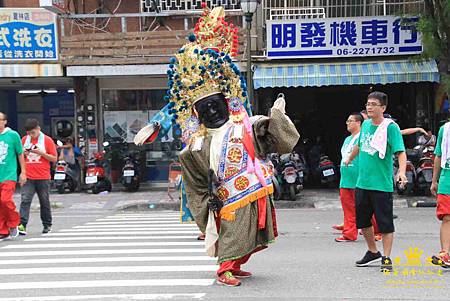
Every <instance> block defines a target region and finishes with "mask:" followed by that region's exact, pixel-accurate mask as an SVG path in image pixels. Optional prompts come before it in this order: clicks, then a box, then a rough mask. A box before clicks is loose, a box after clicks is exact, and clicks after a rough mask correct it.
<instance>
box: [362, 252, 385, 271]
mask: <svg viewBox="0 0 450 301" xmlns="http://www.w3.org/2000/svg"><path fill="white" fill-rule="evenodd" d="M380 260H381V253H380V252H376V253H372V252H370V251H367V252H366V255H364V257H363V258H362V259H361V260H358V261H357V262H356V266H357V267H366V266H368V265H370V264H372V263H374V262H377V261H380Z"/></svg>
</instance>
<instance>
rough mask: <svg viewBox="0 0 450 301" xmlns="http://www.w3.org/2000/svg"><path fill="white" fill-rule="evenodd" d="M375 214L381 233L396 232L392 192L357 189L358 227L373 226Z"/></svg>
mask: <svg viewBox="0 0 450 301" xmlns="http://www.w3.org/2000/svg"><path fill="white" fill-rule="evenodd" d="M374 214H375V219H376V221H377V224H378V229H379V230H380V233H393V232H394V231H395V228H394V213H393V197H392V192H384V191H377V190H366V189H359V188H356V227H357V228H358V229H364V228H368V227H370V226H372V222H371V219H372V215H374Z"/></svg>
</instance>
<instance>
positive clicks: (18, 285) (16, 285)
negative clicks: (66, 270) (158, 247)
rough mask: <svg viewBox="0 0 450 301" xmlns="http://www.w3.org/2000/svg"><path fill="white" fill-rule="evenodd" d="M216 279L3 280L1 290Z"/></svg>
mask: <svg viewBox="0 0 450 301" xmlns="http://www.w3.org/2000/svg"><path fill="white" fill-rule="evenodd" d="M215 281H216V280H215V279H141V280H136V279H135V280H96V281H95V280H87V281H38V282H24V281H22V282H2V283H0V290H16V289H20V290H26V289H47V288H51V289H55V288H76V287H108V288H109V287H137V286H144V287H145V286H209V285H213V284H214V282H215Z"/></svg>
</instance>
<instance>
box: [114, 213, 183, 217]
mask: <svg viewBox="0 0 450 301" xmlns="http://www.w3.org/2000/svg"><path fill="white" fill-rule="evenodd" d="M114 217H123V218H127V217H180V213H179V212H176V213H164V214H158V213H149V214H116V215H109V216H106V218H114Z"/></svg>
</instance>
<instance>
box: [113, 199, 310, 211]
mask: <svg viewBox="0 0 450 301" xmlns="http://www.w3.org/2000/svg"><path fill="white" fill-rule="evenodd" d="M299 208H309V209H311V208H314V202H312V201H305V200H301V201H276V202H275V209H299ZM116 210H119V211H162V210H172V211H179V210H180V203H179V202H151V201H150V202H145V203H136V204H128V205H124V206H121V207H118V208H116Z"/></svg>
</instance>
